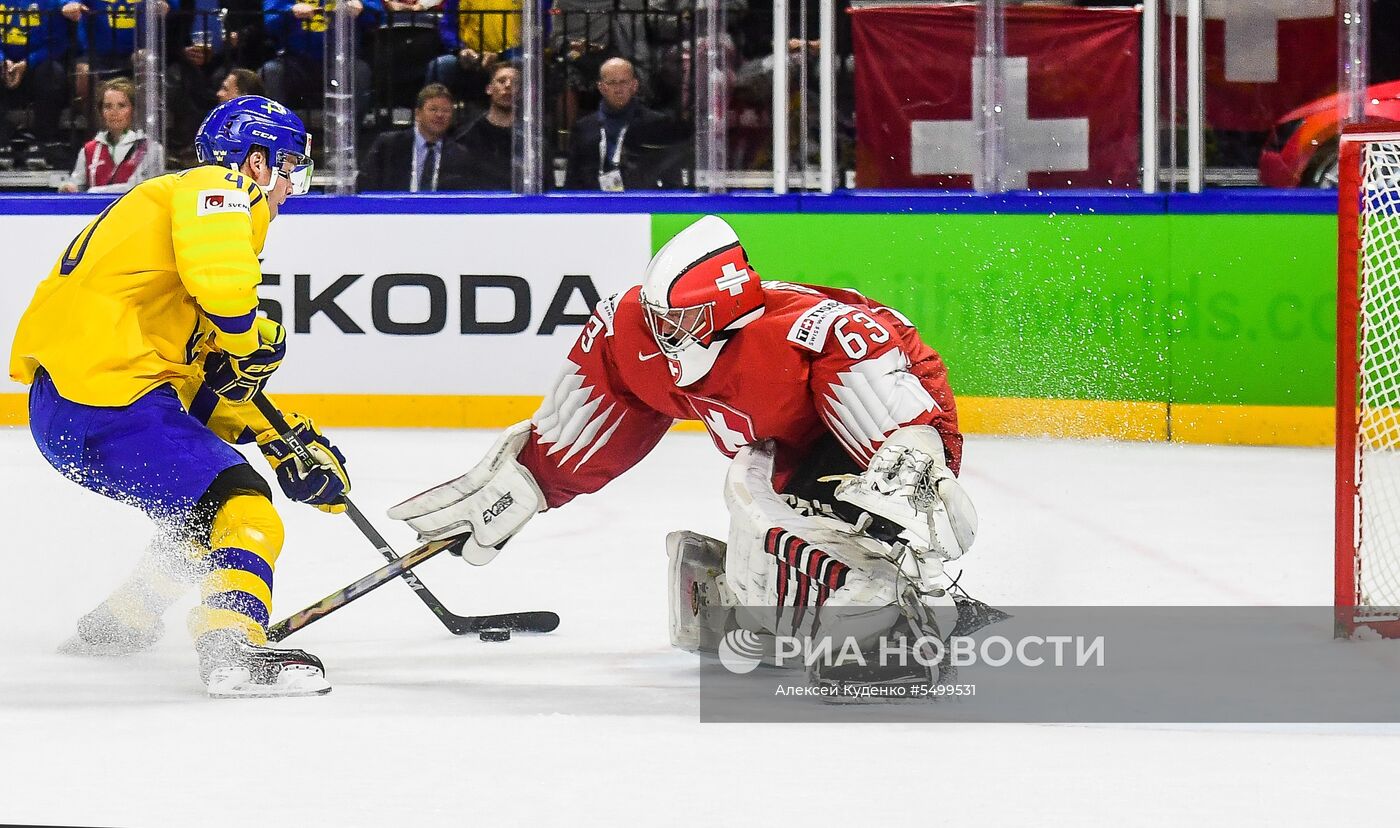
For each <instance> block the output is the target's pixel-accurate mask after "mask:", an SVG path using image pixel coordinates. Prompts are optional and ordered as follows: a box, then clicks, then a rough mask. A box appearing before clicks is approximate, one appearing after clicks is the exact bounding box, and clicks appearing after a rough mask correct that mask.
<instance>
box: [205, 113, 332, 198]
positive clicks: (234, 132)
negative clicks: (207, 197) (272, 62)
mask: <svg viewBox="0 0 1400 828" xmlns="http://www.w3.org/2000/svg"><path fill="white" fill-rule="evenodd" d="M254 147H262V148H263V149H265V150H267V151H268V156H269V161H270V162H271V164H272V167H273V169H274V170H278V171H279V172H278V173H277V174H279V175H280V174H281V172H280V170H281V168H282V165H283V164H284V163H286V162H287V161H289V160H290V161H291V162H292V164H294V165H295V166H294V167H293V170H292V172H291V174H290V175H289V176H288V178H289V179H290V181H291V184H292V194H293V195H300V194H302V193H304V192H306V191H307V190H309V189H311V172H312V164H311V135H310V134H309V133H307V131H306V126H305V125H304V124H303V123H302V122H301V118H298V117H297V114H296V113H295V112H293V111H291V110H290V109H288V108H287V107H285V106H283V105H282V104H280V103H278V102H277V101H274V100H272V99H270V98H264V97H262V96H261V95H243V96H241V97H238V98H234V99H233V100H231V101H227V102H225V103H221V104H219V105H218V106H216V107H214V109H213V110H212V111H211V112H210V113H209V115H208V116H206V117H205V119H204V123H202V124H200V125H199V132H197V133H196V134H195V139H194V152H195V157H196V158H198V159H199V160H200V162H201V163H205V164H218V165H219V166H221V167H238V166H240V165H241V164H242V163H243V162H244V160H245V159H247V157H248V152H249V150H251V149H253V148H254Z"/></svg>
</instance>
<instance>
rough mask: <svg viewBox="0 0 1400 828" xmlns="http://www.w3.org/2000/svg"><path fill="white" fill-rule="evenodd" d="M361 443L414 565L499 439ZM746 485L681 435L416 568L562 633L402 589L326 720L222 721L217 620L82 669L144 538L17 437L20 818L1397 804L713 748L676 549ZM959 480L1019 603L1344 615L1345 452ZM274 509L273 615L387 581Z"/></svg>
mask: <svg viewBox="0 0 1400 828" xmlns="http://www.w3.org/2000/svg"><path fill="white" fill-rule="evenodd" d="M332 436H333V438H334V439H335V440H336V442H337V443H338V444H339V445H340V446H341V447H342V448H343V449H344V450H345V452H346V454H347V455H348V456H349V458H350V466H349V469H350V473H351V475H352V478H353V480H354V485H355V490H354V496H355V499H356V502H357V503H358V504H359V505H360V506H361V507H362V508H363V509H364V511H365V512H366V513H367V514H369V515H370V517H371V519H373V520H375V522H376V523H377V524H378V525H379V526H380V528H381V530H382V531H383V532H384V533H385V534H386V535H387V536H388V538H389V540H390V541H391V542H392V543H393V544H394V545H395V546H396V548H398V549H399V551H400V552H403V551H407V550H408V549H409V548H411V547H412V545H413V544H412V539H411V537H410V536H409V534H408V533H407V532H405V531H404V530H403V529H402V528H401V527H400V526H399V525H397V524H392V523H391V522H390V521H388V520H387V519H386V518H383V517H382V515H383V509H384V508H385V507H387V506H388V505H390V504H392V503H394V502H397V501H398V500H399V499H401V498H402V497H404V496H406V495H409V494H412V493H414V492H416V491H418V490H420V489H422V488H424V487H426V486H427V485H430V484H433V483H436V482H438V481H440V480H443V479H446V478H448V477H451V476H454V475H456V474H460V473H461V472H462V471H464V470H465V469H466V468H467V467H469V466H470V465H471V464H472V463H474V462H475V461H476V460H477V458H478V457H479V456H480V455H481V453H482V452H483V451H484V450H485V448H486V447H487V446H488V445H489V443H490V441H491V439H492V436H493V435H492V434H490V433H487V432H468V431H455V432H454V431H426V430H405V431H355V430H337V431H335V432H333V434H332ZM254 463H255V465H256V466H257V467H259V468H263V464H262V461H261V460H260V459H255V460H254ZM725 463H726V461H725V459H724V458H723V457H722V456H721V455H720V454H719V453H718V452H716V451H715V449H714V447H713V446H712V445H711V443H710V440H709V439H708V438H707V437H705V436H703V435H697V434H672V435H670V436H668V437H667V439H665V440H664V441H663V442H662V444H661V446H660V447H659V448H658V449H657V450H656V451H655V452H654V453H653V454H652V456H650V457H649V458H647V459H646V460H645V461H644V462H643V463H642V464H640V465H639V466H638V467H637V468H636V469H634V470H633V471H632V472H630V473H629V474H627V475H626V476H624V477H623V478H622V479H620V480H618V481H616V482H615V483H614V484H612V485H611V486H610V487H609V488H607V489H605V490H604V491H603V492H602V493H600V494H597V495H592V496H588V497H584V498H580V499H579V500H576V501H575V502H574V503H572V504H570V505H569V506H568V507H565V508H564V509H561V510H558V511H557V512H550V513H546V514H544V515H541V516H540V517H538V518H537V519H536V520H535V521H534V522H533V523H532V524H531V525H530V526H529V527H528V528H527V529H526V530H525V532H524V533H523V534H522V535H521V536H520V537H519V538H517V539H516V540H515V541H513V542H512V543H511V545H510V546H509V547H508V548H507V549H506V550H505V551H504V552H502V554H501V555H500V557H499V558H498V559H497V560H496V561H495V562H494V563H492V564H491V565H490V566H488V567H483V568H473V567H470V566H467V565H466V564H463V563H462V562H461V561H460V560H457V559H439V560H434V561H430V562H429V563H427V564H425V565H424V566H423V567H421V568H420V569H419V570H418V571H419V573H420V574H421V575H422V577H423V579H424V581H425V582H426V583H427V584H428V585H429V586H430V587H431V588H432V589H433V591H434V592H436V593H437V595H438V596H439V597H440V598H442V599H443V601H444V603H446V604H447V605H448V606H449V607H451V608H452V609H453V610H454V611H456V612H458V613H462V614H475V613H485V612H503V611H512V610H528V609H551V610H555V611H557V612H558V613H559V614H560V615H561V616H562V618H563V623H562V625H561V627H560V628H559V630H558V631H557V632H555V633H553V634H550V635H546V636H536V637H528V636H522V635H517V636H516V637H515V638H514V639H513V640H512V641H510V642H509V643H484V642H480V641H478V640H477V639H476V637H475V636H469V637H465V638H461V639H458V638H453V637H452V636H450V635H448V634H447V633H446V632H445V631H444V630H443V629H442V627H441V626H440V625H439V624H438V622H437V621H436V620H435V619H434V618H433V617H432V615H431V614H430V613H429V612H428V611H427V610H426V609H425V608H424V607H423V606H422V605H421V604H420V603H419V602H418V600H417V599H416V598H415V597H414V596H413V595H412V594H411V592H410V591H409V590H408V589H407V588H406V587H404V586H403V585H401V584H389V585H386V586H385V587H384V588H383V589H382V590H380V591H379V592H378V593H375V594H374V595H371V596H369V597H367V598H365V599H363V600H362V601H360V602H359V603H357V604H355V605H353V606H351V607H348V608H346V609H345V610H344V611H342V612H341V613H339V614H337V615H335V616H333V617H331V618H328V619H325V620H324V621H322V622H320V623H318V624H316V625H314V626H312V627H310V628H309V629H307V630H306V631H304V632H302V633H299V634H298V635H296V636H295V637H293V638H292V639H290V640H289V642H288V644H294V645H296V646H301V647H304V648H306V649H308V650H310V651H312V652H314V653H316V654H318V655H320V656H321V657H322V658H323V659H324V661H325V662H326V667H327V674H328V678H329V679H330V680H331V682H332V683H333V684H334V685H335V690H334V692H332V693H331V694H330V695H329V696H326V697H323V698H313V699H285V700H241V701H212V700H209V699H206V698H205V697H204V696H203V693H202V687H201V686H200V684H199V683H198V680H197V676H196V671H195V661H194V657H193V653H192V650H191V648H190V645H189V642H188V639H187V637H186V636H185V634H184V632H183V616H184V610H185V609H187V608H188V606H190V605H191V604H192V603H193V597H191V598H190V599H189V600H188V601H186V602H183V603H181V604H178V605H177V606H176V608H175V609H174V610H172V611H171V612H170V614H169V615H167V616H166V622H167V625H168V627H169V633H168V634H167V636H166V638H165V639H164V640H163V641H162V642H161V643H160V644H159V645H158V646H157V647H156V648H155V649H154V650H152V651H150V652H148V653H145V654H141V655H137V656H133V657H130V658H126V659H118V660H98V661H92V660H81V659H73V658H68V657H64V656H59V655H56V654H55V652H54V648H55V646H56V645H57V644H59V643H60V642H61V641H62V640H63V639H64V638H66V637H67V636H68V635H69V634H70V633H71V631H72V629H73V623H74V621H75V620H76V619H77V617H78V616H80V615H81V614H82V613H84V612H86V611H87V610H88V609H90V608H91V607H92V606H94V605H95V604H96V603H97V602H98V601H100V600H101V599H102V598H103V597H104V596H105V594H106V593H107V592H108V591H109V590H110V589H111V588H112V587H114V586H115V585H116V584H117V583H118V582H119V581H120V580H121V578H122V577H123V576H124V575H125V574H126V571H127V569H128V568H129V567H130V566H131V565H132V564H133V563H134V562H135V560H136V559H137V558H138V557H139V555H140V553H141V551H142V549H143V547H144V544H145V542H146V539H147V537H148V534H149V532H148V527H147V524H146V522H145V519H144V518H143V517H142V516H140V515H139V514H138V513H136V512H135V511H134V510H130V509H127V508H125V507H122V506H118V505H115V504H111V503H108V502H106V501H104V500H102V499H101V498H99V497H97V496H96V495H92V494H89V493H87V492H84V491H83V490H81V489H79V488H78V487H77V486H76V485H74V484H72V483H69V482H67V481H66V480H64V479H62V478H61V477H60V476H59V475H58V474H57V473H55V472H54V471H52V470H51V469H50V468H49V467H48V466H47V465H46V464H45V463H44V461H43V460H42V458H41V457H40V456H39V454H38V452H37V450H35V448H34V447H33V445H32V443H31V442H30V440H29V435H28V433H27V431H25V430H23V429H0V467H3V469H4V474H3V478H0V520H3V524H4V526H5V527H6V530H7V532H6V534H7V537H6V542H5V546H6V551H7V554H6V556H5V569H4V573H5V577H4V580H3V582H0V823H15V822H19V823H35V824H62V825H100V826H131V827H132V828H135V827H136V826H171V827H172V828H175V827H178V828H192V826H207V827H208V828H220V827H221V826H237V827H238V828H260V826H323V825H324V826H389V825H405V826H438V825H442V826H469V825H472V826H474V825H483V826H495V825H522V826H545V825H593V824H598V825H610V826H619V825H704V826H720V825H782V826H803V827H805V826H816V825H851V826H873V825H881V824H887V825H899V826H906V825H908V826H912V825H963V826H978V827H979V828H980V826H1001V825H1075V826H1086V825H1112V826H1141V825H1162V826H1181V825H1231V826H1240V825H1269V826H1279V825H1320V824H1331V823H1333V822H1335V821H1337V820H1338V819H1339V817H1340V815H1342V814H1353V815H1356V816H1358V817H1364V818H1371V819H1374V818H1380V819H1382V820H1384V819H1387V818H1388V817H1387V816H1386V815H1388V814H1390V813H1392V812H1393V811H1394V810H1395V805H1394V802H1393V799H1394V794H1393V793H1392V789H1391V786H1390V785H1388V784H1387V783H1385V782H1384V781H1383V780H1384V779H1385V778H1387V774H1388V762H1389V761H1390V760H1389V759H1388V758H1387V757H1389V755H1390V754H1392V753H1393V752H1395V751H1396V750H1397V749H1400V728H1398V727H1396V726H1390V725H1341V726H1335V725H1334V726H1321V725H1269V726H1262V725H1250V726H1231V725H1192V724H1181V725H1095V726H1082V725H1026V724H1005V725H985V724H979V725H966V724H963V725H947V724H944V725H936V724H899V725H888V724H886V725H874V724H867V725H859V724H857V725H832V724H825V725H823V724H807V725H717V724H701V723H699V721H698V699H697V686H696V684H697V663H696V659H695V658H694V657H693V656H690V655H687V654H684V653H680V652H677V651H674V650H672V649H671V648H670V647H669V644H668V638H667V629H666V617H667V616H666V612H667V610H666V554H665V551H664V547H663V539H664V537H665V535H666V533H667V532H669V531H672V530H675V529H680V528H689V529H694V530H697V531H701V532H705V533H707V534H711V535H714V536H717V537H721V538H723V537H724V536H725V534H726V525H727V522H726V518H725V512H724V507H723V504H722V502H721V499H720V483H721V480H722V476H723V473H724V468H725ZM963 480H964V481H965V485H966V486H967V488H968V490H969V492H970V493H971V495H972V497H973V498H974V500H975V501H976V503H977V506H978V509H979V511H980V513H981V518H982V532H981V534H980V535H979V537H978V541H977V546H976V548H975V549H974V552H973V553H972V554H971V555H970V557H969V558H968V559H967V560H966V571H965V575H964V577H963V581H962V583H963V585H964V586H965V587H967V589H968V590H969V591H970V592H971V593H972V594H973V595H975V596H977V597H978V598H981V599H983V600H985V601H988V602H989V603H992V604H993V605H996V604H1002V605H1015V604H1066V605H1073V604H1158V605H1171V604H1229V605H1235V604H1278V605H1290V604H1292V605H1301V604H1311V605H1326V604H1328V603H1329V602H1330V600H1331V586H1332V568H1331V567H1332V563H1331V561H1332V556H1331V545H1332V541H1331V531H1332V529H1331V527H1332V502H1333V498H1332V493H1331V486H1332V460H1331V453H1330V451H1327V450H1321V449H1262V448H1222V447H1189V446H1174V445H1163V444H1115V443H1107V442H1084V441H1048V440H1013V439H990V438H971V439H970V440H969V442H968V448H967V453H966V460H965V463H964V475H963ZM278 505H279V509H280V510H281V511H282V514H283V516H284V518H285V519H286V522H287V525H288V528H287V545H286V549H285V551H284V552H283V555H282V559H281V561H280V563H279V565H278V568H277V579H278V580H277V587H276V602H277V605H276V607H275V609H274V613H273V614H274V616H276V617H279V618H280V617H282V616H284V615H286V614H287V613H289V612H290V611H292V610H295V609H298V608H300V607H302V606H304V605H306V604H309V603H311V602H312V601H314V600H316V599H319V598H320V597H321V596H323V595H324V594H326V593H328V592H330V591H332V590H334V589H336V588H339V587H340V586H343V585H344V584H346V583H349V582H350V581H352V580H354V579H355V578H357V577H359V576H361V575H363V574H365V573H367V572H369V571H371V570H373V569H374V568H376V567H378V566H379V565H380V564H381V563H382V560H381V559H380V557H379V556H378V555H377V554H376V553H375V551H374V549H373V548H372V547H371V546H370V545H369V544H368V543H367V542H366V541H365V540H364V539H363V538H362V537H361V536H360V535H359V534H358V533H357V532H356V530H355V528H354V526H353V525H352V524H351V523H350V521H349V520H348V519H346V518H344V517H335V516H328V515H324V514H322V513H320V512H316V511H314V510H312V509H309V508H307V507H304V506H298V505H294V504H288V503H286V502H285V501H283V500H281V499H280V497H279V500H278ZM1343 646H1345V645H1343ZM1367 646H1369V645H1367ZM1377 646H1382V647H1385V646H1389V644H1388V643H1379V644H1378V645H1377ZM1301 669H1306V665H1302V666H1301ZM1397 685H1400V681H1398V682H1397ZM1397 692H1400V691H1397Z"/></svg>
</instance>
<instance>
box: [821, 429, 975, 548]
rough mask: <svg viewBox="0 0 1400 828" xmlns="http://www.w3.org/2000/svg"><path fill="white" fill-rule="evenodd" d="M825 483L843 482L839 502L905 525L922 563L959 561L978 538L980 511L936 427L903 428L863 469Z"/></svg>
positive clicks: (838, 494)
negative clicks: (954, 468) (951, 464)
mask: <svg viewBox="0 0 1400 828" xmlns="http://www.w3.org/2000/svg"><path fill="white" fill-rule="evenodd" d="M823 479H824V480H827V479H836V480H840V481H841V483H840V485H838V486H837V487H836V499H837V500H842V501H845V502H846V503H850V504H851V505H853V506H857V507H859V508H861V509H863V510H865V511H867V512H869V513H870V514H872V515H878V516H879V517H882V518H884V519H886V520H889V521H891V522H893V523H895V524H898V525H899V526H900V527H902V528H903V529H904V530H905V531H904V533H903V536H904V537H905V539H906V540H907V541H908V543H909V546H910V548H911V549H913V551H914V552H915V553H917V557H918V558H920V559H926V558H927V557H928V556H932V557H936V558H938V559H941V560H944V561H951V560H955V559H957V558H961V557H962V556H963V554H964V553H966V552H967V550H968V549H969V548H970V547H971V546H972V542H973V540H974V539H975V538H976V537H977V510H976V509H975V508H974V507H973V505H972V499H971V498H969V497H968V496H967V492H965V491H963V487H962V485H961V484H960V483H958V479H957V478H956V477H954V476H953V471H952V469H949V468H948V464H947V461H946V458H945V456H944V453H943V438H942V437H940V436H939V434H938V431H937V429H935V428H933V427H932V426H905V427H904V428H901V429H899V430H897V431H895V433H894V434H891V435H890V438H889V439H888V440H886V441H885V444H884V445H883V446H881V447H880V450H879V451H877V452H875V456H874V457H872V458H871V459H870V465H869V466H868V467H867V468H866V470H865V471H863V472H861V473H860V474H856V475H840V476H837V477H834V478H823ZM906 569H907V567H906ZM906 574H909V575H915V574H916V573H914V572H906Z"/></svg>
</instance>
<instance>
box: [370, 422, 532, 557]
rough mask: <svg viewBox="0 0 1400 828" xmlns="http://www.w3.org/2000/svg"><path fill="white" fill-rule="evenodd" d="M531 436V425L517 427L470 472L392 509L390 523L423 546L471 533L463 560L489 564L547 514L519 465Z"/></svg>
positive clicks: (518, 424)
mask: <svg viewBox="0 0 1400 828" xmlns="http://www.w3.org/2000/svg"><path fill="white" fill-rule="evenodd" d="M529 436H530V423H529V421H528V420H527V421H525V422H520V423H516V424H515V425H513V426H511V427H510V428H508V429H506V431H505V433H504V434H502V435H501V436H500V437H499V438H497V440H496V443H495V445H493V446H492V447H491V449H490V451H488V452H487V454H486V457H484V458H482V460H481V462H480V463H477V464H476V467H475V468H473V469H472V470H471V471H469V472H467V473H466V474H464V475H462V476H461V477H459V478H457V479H455V480H449V481H448V482H446V483H443V484H441V485H439V486H434V487H433V488H431V489H429V490H427V491H426V492H423V493H422V494H419V495H415V496H414V497H410V498H409V499H408V500H405V501H404V502H402V503H400V504H399V505H397V506H395V507H393V508H391V509H390V510H389V517H391V518H393V519H394V520H402V521H404V522H405V523H407V524H408V525H409V526H411V527H412V528H413V530H414V531H416V532H417V533H418V539H419V540H420V541H431V540H439V539H441V538H451V537H455V536H457V535H464V534H468V533H470V534H471V536H472V543H469V544H467V546H466V548H464V549H463V551H462V557H463V558H465V559H466V560H467V561H468V562H470V563H474V564H477V565H480V564H483V563H486V562H487V561H489V560H490V559H491V558H493V557H495V549H494V547H498V546H500V545H501V544H503V543H505V542H506V540H507V539H509V538H510V537H511V536H512V535H514V534H515V533H516V532H518V531H520V528H521V527H522V526H524V525H525V524H526V522H527V521H529V520H530V518H532V517H534V516H535V514H536V513H538V512H540V511H543V510H544V508H545V499H544V493H543V492H541V491H540V487H539V485H538V484H537V483H536V482H535V478H534V477H533V476H532V475H531V474H530V472H529V470H528V469H526V468H525V467H524V466H522V465H520V462H519V460H517V459H516V458H517V457H518V456H519V454H520V449H521V447H523V446H524V445H525V440H526V439H527V438H528V437H529Z"/></svg>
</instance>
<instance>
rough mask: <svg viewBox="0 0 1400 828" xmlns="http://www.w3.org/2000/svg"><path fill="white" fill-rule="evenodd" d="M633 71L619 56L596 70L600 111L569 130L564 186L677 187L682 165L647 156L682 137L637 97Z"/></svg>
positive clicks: (609, 189) (674, 126)
mask: <svg viewBox="0 0 1400 828" xmlns="http://www.w3.org/2000/svg"><path fill="white" fill-rule="evenodd" d="M637 87H638V83H637V73H636V71H634V70H633V68H632V64H631V63H630V62H629V61H627V60H625V59H623V58H612V59H611V60H609V61H607V62H605V63H604V64H603V66H602V68H601V69H600V70H599V72H598V91H599V92H600V93H601V94H602V96H603V100H602V101H601V102H600V103H599V104H598V111H597V112H594V113H590V114H588V115H585V116H584V117H582V118H579V119H578V121H577V122H576V123H575V124H574V128H573V129H571V130H569V167H568V176H567V177H566V178H565V181H564V189H566V190H603V191H605V192H621V191H623V190H638V189H661V188H671V187H679V186H680V172H681V169H682V167H683V166H684V165H683V164H680V163H676V164H664V165H660V166H658V165H656V164H653V163H644V162H645V161H646V159H648V158H649V157H651V156H655V155H657V153H658V151H665V150H666V149H668V148H669V147H670V146H675V145H679V144H681V143H682V142H684V140H685V135H684V130H683V129H682V128H681V127H680V126H679V125H678V124H677V123H676V122H675V121H674V120H673V119H671V118H668V117H666V116H665V115H662V114H661V113H659V112H656V111H654V110H651V109H648V108H646V107H645V106H643V105H642V102H641V101H639V100H637Z"/></svg>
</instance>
